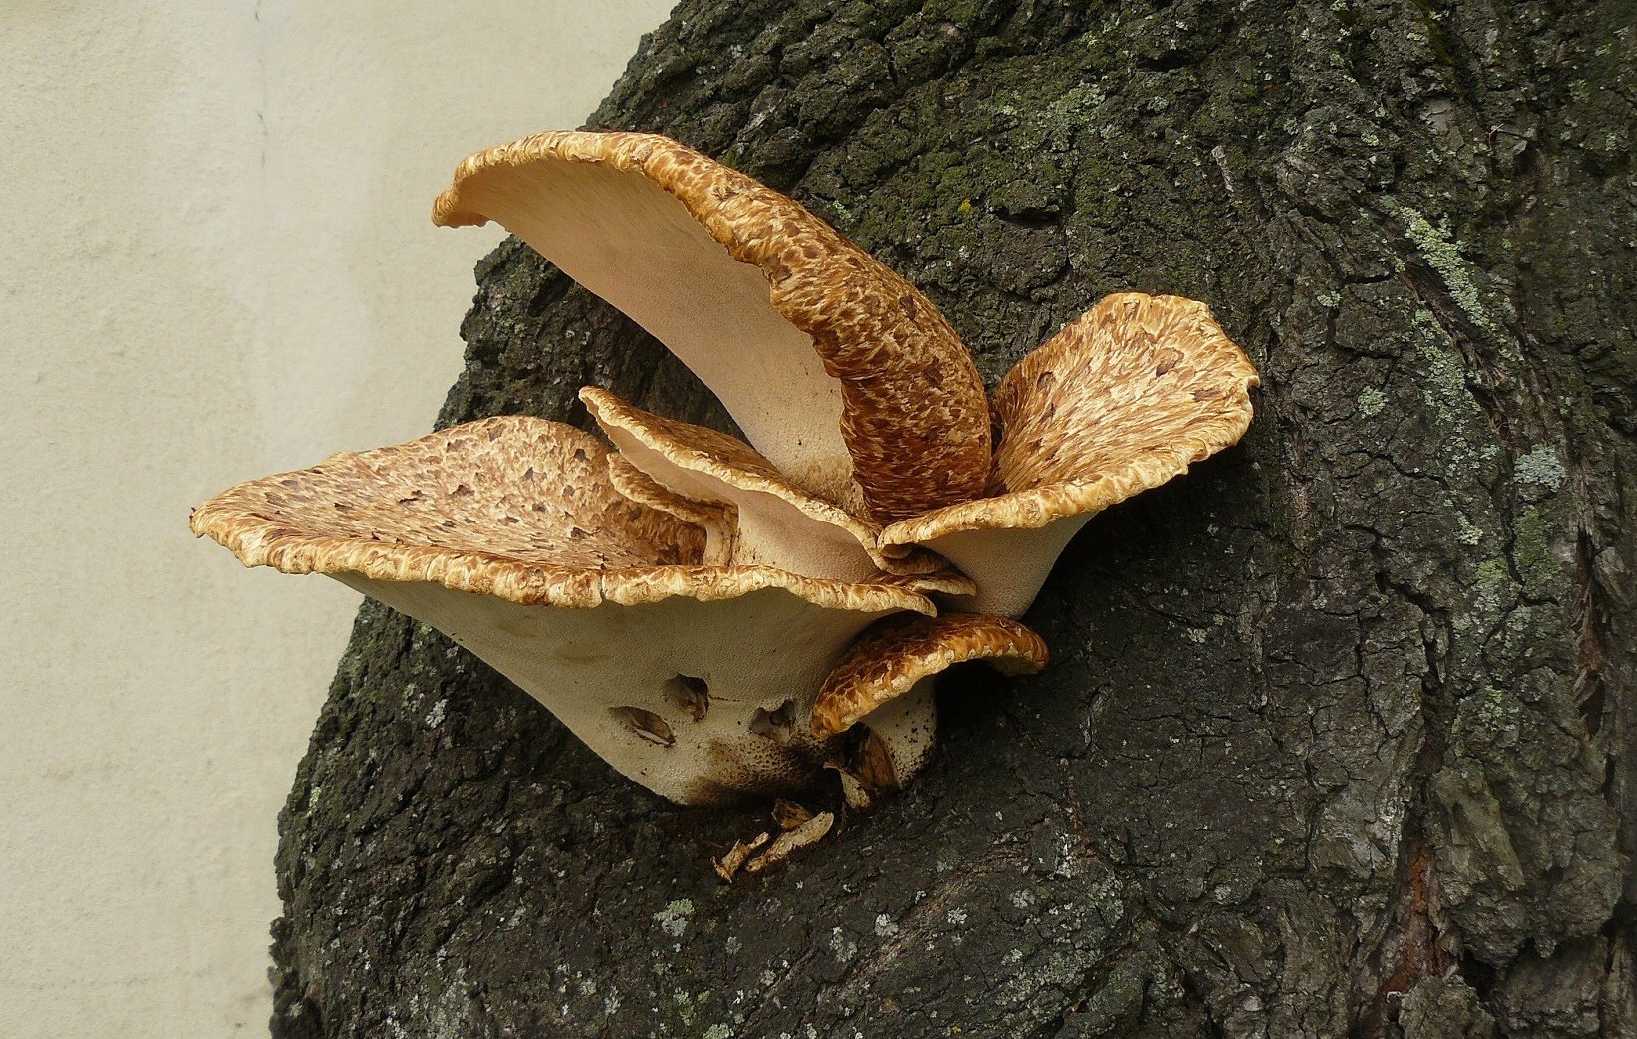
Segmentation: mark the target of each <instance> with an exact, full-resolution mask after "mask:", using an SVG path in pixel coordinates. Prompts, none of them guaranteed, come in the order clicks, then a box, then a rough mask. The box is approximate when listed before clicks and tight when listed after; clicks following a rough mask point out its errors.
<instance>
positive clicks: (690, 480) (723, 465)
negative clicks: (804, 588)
mask: <svg viewBox="0 0 1637 1039" xmlns="http://www.w3.org/2000/svg"><path fill="white" fill-rule="evenodd" d="M580 400H582V401H584V402H585V405H586V408H587V410H589V411H590V413H591V417H592V418H594V419H596V421H597V425H598V426H599V427H601V429H602V431H603V435H604V436H606V437H608V439H609V440H610V441H612V442H613V444H614V446H615V447H616V448H617V449H618V451H619V457H620V458H621V459H623V460H624V461H625V462H627V463H629V464H630V465H632V466H634V467H635V468H636V469H638V470H639V471H640V472H642V473H643V474H644V475H645V476H647V477H648V478H649V481H650V483H651V484H653V485H654V486H656V487H657V488H659V491H660V492H661V493H668V494H669V495H670V496H671V497H672V498H673V499H681V500H690V499H691V500H692V501H694V502H697V503H700V504H699V505H698V506H697V507H698V508H707V507H709V506H707V505H706V504H705V503H718V505H717V507H718V508H725V509H727V510H730V511H731V512H732V513H733V515H734V517H735V519H736V526H735V528H734V535H733V554H732V557H731V558H732V560H733V561H734V562H736V563H767V564H771V565H776V566H779V567H781V568H783V569H788V570H793V571H795V572H796V573H801V574H809V575H812V576H814V577H833V578H837V579H840V580H864V579H870V578H873V577H874V576H875V575H876V574H877V572H878V571H889V572H892V573H899V574H931V573H936V572H938V571H941V570H947V569H948V567H949V564H948V563H947V562H945V561H944V560H942V559H940V558H939V557H937V556H936V555H933V554H932V553H931V552H927V551H924V550H922V549H916V548H913V547H911V546H905V545H899V546H894V547H893V548H892V549H891V550H889V551H887V552H883V551H882V550H881V549H880V548H879V547H877V545H876V538H877V537H878V536H879V534H880V533H881V528H880V527H878V526H877V525H876V524H874V523H872V522H870V521H869V520H865V519H860V518H858V517H856V516H853V515H850V514H849V513H848V512H847V511H846V510H845V509H843V508H842V507H841V506H839V505H836V504H834V503H833V502H828V501H825V500H824V499H822V498H818V497H816V496H814V495H811V494H809V493H807V492H806V491H804V490H802V489H801V488H800V487H797V486H795V485H794V484H792V483H791V482H790V481H789V480H786V479H785V478H784V476H783V474H781V473H780V472H779V471H778V470H777V469H775V468H774V467H773V465H772V463H770V462H769V461H768V460H767V459H766V458H763V457H762V456H761V455H759V454H757V453H756V451H755V450H754V449H753V448H751V447H750V445H748V444H746V443H744V442H742V441H739V440H736V439H734V438H733V437H730V436H727V435H726V434H723V433H718V432H716V431H715V430H713V429H706V428H705V427H703V426H695V425H692V424H690V423H687V422H678V421H676V420H674V419H667V418H661V417H660V416H658V415H654V414H650V413H649V412H646V411H643V410H642V409H641V408H637V407H634V406H632V405H630V404H627V403H626V402H625V401H622V400H620V399H619V398H618V397H617V396H615V395H614V394H612V393H610V392H609V391H607V390H604V389H599V388H597V387H595V386H587V387H585V388H584V389H582V390H581V391H580ZM642 493H645V494H648V495H650V497H652V495H653V492H652V491H650V490H648V489H646V488H644V489H643V490H642Z"/></svg>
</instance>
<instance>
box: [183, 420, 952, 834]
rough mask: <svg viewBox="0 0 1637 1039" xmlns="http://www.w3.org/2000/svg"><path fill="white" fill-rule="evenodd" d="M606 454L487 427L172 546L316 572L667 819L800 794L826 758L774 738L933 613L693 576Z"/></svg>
mask: <svg viewBox="0 0 1637 1039" xmlns="http://www.w3.org/2000/svg"><path fill="white" fill-rule="evenodd" d="M606 450H607V449H606V448H604V447H603V446H602V445H601V444H600V443H599V442H598V441H597V440H595V439H594V438H592V437H590V436H588V435H587V434H585V433H582V432H580V431H578V430H575V429H572V428H570V427H568V426H563V425H560V424H558V423H553V422H545V421H541V420H538V419H528V418H497V419H487V420H484V421H480V422H474V423H470V424H468V425H463V426H456V427H454V428H451V429H447V430H444V431H442V432H439V433H434V434H431V435H429V436H426V437H422V438H420V439H418V440H414V441H411V442H409V443H407V444H403V445H399V446H397V447H388V448H382V449H380V450H377V451H369V452H365V453H363V454H343V455H337V456H335V457H333V458H331V459H329V460H328V461H326V462H324V463H322V464H320V465H318V466H315V467H313V468H311V469H306V470H301V471H299V472H293V473H284V474H281V475H277V476H272V477H268V478H266V479H263V480H257V481H253V482H250V483H246V484H241V485H239V486H237V487H234V488H232V489H230V490H228V491H226V492H224V493H223V494H221V495H219V496H217V497H216V498H214V499H212V500H211V501H210V502H207V503H206V504H205V505H203V506H201V507H200V508H199V509H197V510H196V511H195V512H194V514H193V517H192V527H193V529H194V532H195V533H197V534H201V535H207V536H210V537H212V538H214V539H215V540H217V541H218V542H220V543H221V544H223V545H225V546H227V547H228V548H230V549H231V550H232V551H233V552H234V553H235V554H236V555H237V556H238V557H239V559H240V560H241V561H243V562H244V563H245V564H246V565H252V566H254V565H268V566H273V567H276V568H278V569H280V570H283V571H286V572H290V573H323V574H327V575H329V576H332V577H334V578H336V579H337V580H340V581H342V582H344V583H346V584H348V585H350V586H352V587H354V588H357V589H358V590H360V591H362V592H364V593H365V594H368V595H370V596H373V597H374V598H377V599H380V600H381V601H382V602H385V603H386V604H387V605H389V606H392V607H393V608H395V609H398V610H400V611H401V612H404V613H407V614H409V615H410V616H412V617H415V618H417V619H419V620H422V621H424V622H426V623H428V624H430V625H432V626H433V627H436V628H438V629H439V630H441V631H443V632H445V633H446V634H448V635H450V636H451V637H452V638H454V639H455V640H456V641H457V642H459V643H460V644H462V645H464V646H466V647H467V648H468V649H470V650H471V651H472V652H474V653H475V654H477V655H478V656H479V657H481V658H482V659H483V660H485V661H486V662H488V663H489V664H490V665H491V666H493V667H494V668H495V669H496V670H497V671H499V672H500V673H501V674H503V675H505V676H506V677H508V678H510V679H511V680H512V681H513V682H515V683H516V684H517V685H518V686H520V687H521V688H523V689H524V690H525V691H526V692H528V693H530V694H531V695H533V696H535V697H536V698H537V699H539V700H540V701H541V702H542V703H544V704H545V705H546V706H547V707H549V708H550V709H551V710H552V711H553V712H554V713H555V714H557V716H558V717H559V718H561V719H562V721H563V722H564V723H565V724H566V725H567V726H568V727H569V728H570V729H571V730H573V731H574V733H575V734H576V735H578V736H579V737H580V738H581V739H582V740H584V741H585V742H586V743H587V744H588V745H590V746H591V748H592V749H593V750H595V751H596V752H597V753H598V754H600V755H601V756H602V757H603V758H604V759H606V760H607V761H608V762H609V763H610V764H612V765H613V766H614V767H615V768H616V769H618V770H619V771H620V772H622V773H624V774H625V775H627V776H630V777H631V778H633V779H635V780H637V781H638V782H640V783H642V784H643V785H645V786H647V787H649V788H650V789H652V790H654V791H656V792H658V793H660V794H662V795H664V796H666V797H669V798H671V799H672V800H675V801H679V802H683V803H705V802H711V801H716V800H721V799H723V798H724V797H728V796H731V795H733V794H737V793H747V794H766V793H769V792H778V791H792V792H793V791H796V790H798V789H801V788H803V787H804V786H806V785H807V784H808V783H810V782H811V781H812V780H813V779H814V778H815V777H816V776H817V774H818V772H819V770H820V769H821V768H822V764H823V761H824V759H825V756H826V754H827V749H826V748H825V747H824V745H823V744H822V741H819V740H816V739H814V738H813V737H812V736H811V735H810V734H809V733H808V732H807V731H806V730H805V728H803V727H800V726H797V725H794V724H789V723H786V722H784V721H783V719H791V718H796V717H805V716H806V712H807V711H808V710H810V708H811V699H812V695H813V692H814V691H816V690H817V689H818V687H819V685H820V683H821V682H822V680H823V677H824V675H825V674H826V673H828V671H829V669H830V667H831V666H832V665H833V664H834V662H835V661H836V660H837V659H839V658H840V656H841V654H842V652H843V650H844V649H845V648H846V646H847V645H848V643H849V642H850V641H851V640H852V638H853V637H854V636H855V635H856V634H857V633H858V632H859V631H861V630H862V629H863V628H864V627H865V626H866V625H868V624H869V623H870V622H871V621H873V620H875V619H877V618H879V617H881V616H884V615H886V614H889V613H895V612H899V611H905V610H907V611H911V612H917V613H931V612H932V610H933V607H932V604H931V603H930V602H929V601H928V600H927V599H926V598H925V597H924V596H922V595H918V594H916V593H915V592H913V591H910V590H908V589H906V588H903V587H900V586H898V585H895V584H891V583H874V582H842V581H832V580H824V579H821V578H812V577H806V576H802V575H798V574H792V573H789V572H787V571H783V570H780V569H777V568H774V567H768V566H706V565H702V564H701V563H700V562H699V559H700V554H701V553H702V551H703V547H704V538H703V536H702V535H701V533H700V531H699V530H698V528H696V527H693V526H691V525H689V524H686V523H683V522H680V521H679V520H677V519H676V518H674V517H673V516H670V515H667V514H666V513H664V512H659V511H655V510H654V509H651V508H648V507H646V506H644V505H641V504H638V503H636V502H633V501H631V500H629V499H627V498H625V497H623V496H622V495H621V494H619V493H618V492H617V491H616V490H615V488H614V487H613V485H612V484H611V482H610V481H609V479H608V463H607V459H606V457H605V455H606ZM803 690H806V691H808V692H805V693H804V692H802V691H803Z"/></svg>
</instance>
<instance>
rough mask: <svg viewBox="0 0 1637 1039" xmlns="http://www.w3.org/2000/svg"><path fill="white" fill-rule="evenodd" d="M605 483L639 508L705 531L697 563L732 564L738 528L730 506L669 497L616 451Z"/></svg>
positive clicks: (735, 514)
mask: <svg viewBox="0 0 1637 1039" xmlns="http://www.w3.org/2000/svg"><path fill="white" fill-rule="evenodd" d="M608 482H609V483H610V484H612V485H613V487H614V489H615V490H616V491H619V492H620V494H621V495H622V496H623V497H626V498H629V499H630V500H631V501H634V502H636V503H637V504H638V505H646V506H647V507H648V508H650V509H655V510H657V511H659V512H663V513H665V514H666V515H669V516H673V517H675V518H676V519H678V520H681V521H682V522H683V523H691V524H693V525H694V526H696V527H698V528H699V529H700V530H702V531H704V533H705V547H704V550H703V551H702V553H701V555H700V562H702V563H704V564H706V565H707V566H726V565H727V564H729V563H731V562H733V532H734V529H735V528H736V527H737V526H738V525H739V517H738V510H737V509H735V508H734V507H733V506H732V505H730V504H727V503H724V502H705V501H697V500H695V499H693V498H686V497H683V496H682V495H680V494H675V493H672V492H671V490H669V489H668V488H666V487H662V486H660V485H659V484H658V483H656V482H655V481H654V480H653V479H652V478H650V477H649V476H648V474H647V473H645V472H643V471H642V470H641V469H638V468H637V467H636V466H634V465H632V464H631V463H630V462H628V461H626V460H625V458H624V456H622V455H621V454H620V453H619V452H618V451H610V452H609V453H608Z"/></svg>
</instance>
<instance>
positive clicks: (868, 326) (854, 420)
mask: <svg viewBox="0 0 1637 1039" xmlns="http://www.w3.org/2000/svg"><path fill="white" fill-rule="evenodd" d="M489 220H496V221H498V222H499V223H501V224H503V225H504V226H505V227H506V229H507V230H509V231H511V232H512V233H513V234H515V235H517V236H518V237H519V238H521V239H523V241H525V242H527V243H528V244H529V245H530V246H532V247H533V248H534V249H535V250H536V251H537V252H539V253H540V254H541V255H542V256H544V257H545V258H546V259H548V260H550V261H551V262H552V263H554V264H556V265H557V266H558V267H560V268H562V270H563V271H565V272H566V273H567V274H568V275H569V276H570V277H571V278H573V279H574V280H575V281H577V282H579V283H580V284H581V285H584V286H585V287H586V288H588V289H590V290H591V291H592V292H595V293H596V294H597V295H599V296H601V297H602V298H603V299H606V300H607V301H608V302H610V303H612V304H613V305H614V306H616V307H618V308H619V309H620V310H622V311H624V312H625V313H626V314H627V315H628V316H630V317H631V318H632V319H633V320H635V321H636V322H637V323H638V324H640V325H642V327H644V328H646V329H647V330H648V331H649V332H651V333H653V334H654V336H655V337H656V338H658V339H659V340H660V341H661V342H663V343H664V344H665V345H666V346H667V347H669V348H670V350H671V352H672V353H674V354H676V356H677V357H678V358H680V359H681V360H682V362H683V363H684V364H686V365H687V366H688V367H689V368H691V369H693V371H694V373H695V374H697V375H698V376H699V377H700V379H702V380H703V381H704V383H705V385H707V386H709V387H710V389H711V391H712V392H713V393H715V394H716V397H717V399H718V400H720V401H721V402H722V404H723V405H724V406H725V407H726V408H727V410H728V413H729V414H730V415H732V416H733V419H734V421H735V422H736V423H738V425H739V428H740V429H742V430H744V431H745V435H746V437H748V438H749V440H750V443H751V444H752V446H754V447H755V448H756V450H757V451H759V452H760V453H761V454H762V455H763V456H765V457H766V458H767V459H769V460H770V461H771V462H772V463H773V465H774V466H775V467H777V469H778V470H779V472H781V473H783V474H784V475H785V477H786V478H787V479H788V480H790V481H791V482H792V483H794V484H796V485H797V486H799V487H802V488H804V489H806V490H807V491H809V492H811V493H813V494H815V495H817V496H819V497H823V498H826V499H828V500H831V501H836V502H842V503H847V504H849V506H851V504H852V502H853V501H854V500H855V498H861V499H862V502H861V503H862V506H863V507H862V508H858V509H854V511H856V512H858V513H859V514H865V513H867V514H868V515H869V516H871V517H872V518H873V519H875V520H876V521H877V522H881V523H886V522H890V521H892V520H895V519H902V518H904V517H907V516H914V515H917V514H919V513H922V512H925V511H927V510H928V509H934V508H938V507H940V506H943V505H949V504H952V503H955V502H960V501H965V500H967V499H969V498H972V497H974V496H976V495H978V494H980V493H982V491H983V486H984V482H985V481H986V480H987V479H988V476H989V468H990V444H989V411H988V404H987V399H986V397H985V394H984V390H983V382H982V380H981V379H980V378H979V377H978V372H977V369H976V367H974V366H973V364H972V360H971V358H970V356H969V355H968V354H967V351H966V348H965V347H964V346H963V345H962V344H961V341H960V338H959V336H957V335H956V334H955V331H954V329H952V328H950V326H949V323H948V322H947V321H945V320H944V318H943V316H942V315H941V314H939V313H938V309H937V308H936V307H934V306H933V305H932V303H931V301H930V300H928V299H927V298H926V297H925V296H923V295H922V294H921V292H920V291H919V290H918V289H916V288H915V287H914V286H913V285H911V284H910V283H909V282H907V281H905V280H904V279H903V278H901V277H899V276H898V275H897V274H895V273H893V272H892V271H891V270H889V269H888V268H886V267H885V266H883V265H882V264H880V263H878V262H876V261H875V260H874V259H872V258H871V257H870V256H869V254H867V253H865V252H864V251H863V250H861V249H859V248H858V247H857V246H856V245H854V244H853V243H851V242H849V241H847V240H846V239H845V238H843V237H842V236H841V235H839V234H837V233H836V232H835V231H834V230H833V229H831V227H830V226H829V225H828V224H826V223H825V222H824V221H823V220H820V219H819V218H818V217H816V216H814V215H813V214H812V213H809V212H808V211H807V210H805V209H803V208H802V207H801V206H799V205H797V204H796V203H795V202H793V201H791V200H790V199H788V198H786V197H785V196H783V195H781V194H779V193H778V192H776V191H773V190H771V189H769V188H767V187H764V186H763V185H761V184H758V183H757V182H756V181H754V180H752V179H751V178H749V177H747V176H745V175H744V174H742V173H739V172H737V171H735V170H732V169H729V168H728V167H726V166H723V165H721V164H719V163H716V162H713V161H712V160H711V159H709V158H706V157H705V156H703V155H700V154H699V153H698V152H696V151H694V150H692V149H691V148H687V147H685V146H683V145H681V144H678V143H677V142H675V141H673V140H670V139H669V138H665V137H660V136H656V135H653V134H635V133H590V132H581V131H554V132H548V133H540V134H535V135H534V136H532V137H526V138H524V139H522V140H520V141H516V142H514V143H512V144H508V145H504V146H501V147H498V148H490V149H488V150H486V151H482V152H478V153H477V154H475V155H473V156H471V157H469V158H468V159H466V161H465V162H463V163H461V164H460V166H459V167H458V168H457V169H456V170H455V176H454V182H453V183H452V184H451V186H450V187H449V189H448V190H447V191H445V192H444V193H443V194H442V195H441V196H439V197H438V200H437V203H436V204H435V206H434V207H433V221H434V222H435V223H437V224H440V225H443V226H451V227H455V226H464V225H470V224H482V223H485V222H487V221H489Z"/></svg>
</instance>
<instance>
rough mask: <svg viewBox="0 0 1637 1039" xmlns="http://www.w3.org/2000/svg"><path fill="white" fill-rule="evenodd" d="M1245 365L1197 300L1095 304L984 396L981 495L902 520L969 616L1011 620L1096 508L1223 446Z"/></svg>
mask: <svg viewBox="0 0 1637 1039" xmlns="http://www.w3.org/2000/svg"><path fill="white" fill-rule="evenodd" d="M1257 382H1258V379H1257V375H1256V369H1255V368H1254V367H1252V365H1251V363H1250V361H1249V359H1247V358H1246V357H1245V354H1244V352H1243V351H1241V350H1240V349H1239V347H1238V346H1236V345H1235V344H1234V343H1233V341H1232V340H1230V339H1229V338H1228V337H1227V334H1226V333H1224V332H1223V331H1222V327H1221V326H1220V325H1218V324H1217V323H1216V319H1215V318H1214V317H1212V316H1211V311H1210V308H1209V307H1207V306H1206V305H1205V304H1203V303H1200V302H1197V301H1195V300H1190V299H1182V298H1181V297H1178V296H1148V295H1144V294H1142V293H1138V292H1123V293H1117V294H1115V295H1112V296H1107V297H1105V298H1104V299H1103V300H1102V301H1101V302H1099V303H1098V304H1097V305H1096V306H1095V307H1093V308H1092V309H1091V310H1089V311H1087V312H1086V313H1085V314H1083V315H1082V316H1081V317H1079V318H1078V319H1076V320H1075V321H1073V322H1071V323H1070V324H1069V325H1068V326H1066V327H1065V328H1064V329H1063V330H1062V331H1061V332H1059V333H1058V334H1057V335H1055V336H1053V337H1052V338H1051V339H1050V340H1049V341H1047V342H1046V343H1045V344H1044V345H1043V346H1041V347H1039V348H1038V349H1036V350H1035V351H1034V352H1032V353H1030V354H1029V355H1028V356H1027V357H1025V358H1023V360H1021V361H1019V362H1018V363H1017V365H1016V366H1015V367H1013V369H1012V370H1011V371H1010V372H1009V373H1007V375H1006V377H1005V378H1004V379H1003V380H1001V384H1000V387H999V388H998V389H997V390H996V392H995V400H994V411H995V421H996V423H997V425H998V426H999V429H1000V436H999V441H998V444H997V448H996V452H995V471H994V477H993V479H992V481H991V486H990V496H989V497H985V498H980V499H977V500H974V501H968V502H964V503H962V504H959V505H951V506H948V507H946V508H942V509H938V510H936V511H933V512H929V513H927V514H925V515H921V516H916V517H914V518H912V519H906V520H901V521H899V522H897V523H893V524H891V525H890V526H888V527H887V528H886V529H885V530H884V531H882V533H881V543H882V544H883V545H884V546H885V545H921V546H924V547H926V548H930V549H932V550H933V551H935V552H937V553H938V554H940V555H942V556H944V557H946V558H948V559H949V560H950V561H952V562H953V563H955V565H956V566H958V567H960V569H961V570H962V571H963V572H965V573H966V574H967V575H968V576H969V577H971V578H973V580H975V581H976V582H977V584H978V594H977V595H976V596H975V597H974V598H973V600H972V601H971V602H969V603H967V604H966V605H967V606H968V608H970V609H974V610H978V611H982V612H986V613H1001V614H1008V615H1011V616H1017V615H1018V614H1021V613H1022V612H1023V611H1024V610H1026V609H1028V607H1029V604H1030V603H1031V602H1033V601H1034V597H1035V595H1036V593H1038V592H1039V591H1040V586H1041V584H1042V583H1043V582H1044V581H1045V579H1046V575H1047V574H1048V573H1049V572H1050V571H1051V568H1052V564H1053V563H1055V562H1056V561H1057V556H1058V554H1059V553H1060V552H1061V551H1062V550H1063V546H1064V545H1066V544H1067V543H1068V540H1069V538H1071V537H1073V536H1074V534H1075V532H1076V531H1078V530H1079V529H1080V528H1081V527H1082V526H1084V525H1085V523H1086V521H1087V520H1089V519H1090V518H1091V517H1092V516H1095V515H1096V514H1097V513H1099V512H1101V511H1102V510H1104V509H1106V508H1108V507H1109V506H1110V505H1115V504H1118V503H1119V502H1122V501H1124V500H1125V499H1127V498H1130V497H1131V496H1133V495H1135V494H1139V493H1141V492H1143V491H1146V490H1149V489H1151V488H1154V487H1158V486H1159V485H1161V484H1163V483H1165V482H1167V481H1169V480H1171V479H1173V478H1175V477H1177V476H1180V475H1182V474H1183V473H1185V472H1187V471H1188V467H1189V466H1190V465H1192V464H1193V463H1195V462H1198V461H1201V460H1203V459H1205V458H1207V457H1209V456H1210V455H1212V454H1215V453H1216V452H1217V451H1220V450H1222V449H1223V448H1225V447H1228V446H1230V445H1232V444H1234V443H1236V442H1237V441H1238V440H1239V438H1240V437H1241V436H1243V435H1244V433H1245V430H1246V428H1247V427H1248V426H1249V425H1250V420H1251V403H1250V390H1251V388H1252V387H1254V386H1256V385H1257Z"/></svg>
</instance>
